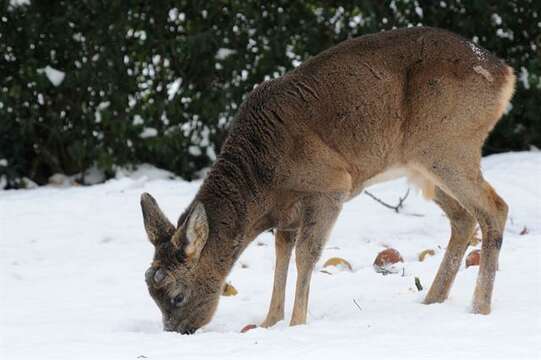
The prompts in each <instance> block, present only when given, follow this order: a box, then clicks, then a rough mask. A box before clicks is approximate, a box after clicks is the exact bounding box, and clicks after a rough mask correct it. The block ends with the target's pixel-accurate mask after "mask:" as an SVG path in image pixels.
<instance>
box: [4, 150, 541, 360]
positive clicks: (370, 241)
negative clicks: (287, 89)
mask: <svg viewBox="0 0 541 360" xmlns="http://www.w3.org/2000/svg"><path fill="white" fill-rule="evenodd" d="M483 169H484V174H485V177H486V178H487V179H488V180H489V181H490V182H491V183H492V184H493V186H494V187H495V188H496V190H497V191H498V192H499V193H500V195H501V196H502V197H503V198H504V199H505V200H506V201H507V202H508V204H509V206H510V218H509V221H508V226H507V228H506V232H505V237H504V244H503V248H502V253H501V257H500V270H499V272H498V274H497V279H496V288H495V294H494V302H493V312H492V314H491V315H489V316H482V315H472V314H470V313H469V312H468V307H469V304H470V302H471V299H472V294H473V289H474V285H475V278H476V275H477V267H470V268H468V269H466V268H465V267H464V265H462V267H461V269H460V272H459V274H458V276H457V280H456V282H455V286H454V288H453V290H452V292H451V296H450V298H449V300H448V301H447V302H446V303H444V304H439V305H430V306H426V305H422V304H421V303H420V301H421V299H422V298H423V297H424V295H425V294H426V290H427V288H428V287H429V285H430V283H431V281H432V278H433V277H434V275H435V273H436V270H437V266H438V265H439V263H440V261H441V259H442V256H443V252H444V249H445V246H446V244H447V240H448V237H449V232H450V231H449V225H448V222H447V220H446V218H445V217H444V216H443V213H442V212H441V211H440V210H439V208H438V207H436V206H435V205H434V204H432V203H429V202H426V201H425V200H423V199H422V197H421V195H420V194H416V193H415V192H412V193H411V194H410V196H409V197H408V199H407V200H406V202H405V208H404V209H403V211H402V214H395V213H394V212H393V211H392V210H389V209H386V208H384V207H383V206H381V205H379V204H377V203H376V202H375V201H373V200H372V199H370V198H369V197H367V196H365V195H361V196H359V197H357V198H356V199H354V200H353V201H351V202H349V203H347V204H346V206H345V208H344V210H343V212H342V214H341V216H340V218H339V220H338V223H337V224H336V226H335V228H334V231H333V233H332V237H331V239H330V241H329V243H328V244H327V247H326V249H325V251H324V253H323V256H322V259H321V261H320V262H319V263H318V267H317V269H316V272H315V273H314V276H313V278H312V289H311V297H310V306H309V315H308V324H307V325H306V326H298V327H293V328H290V327H288V326H287V322H288V321H289V316H290V313H291V308H292V304H293V290H294V280H295V266H291V267H290V277H289V282H288V290H287V302H286V321H282V322H280V323H278V324H277V325H276V326H275V327H273V328H271V329H255V330H252V331H250V332H248V333H245V334H240V333H239V330H240V329H241V328H242V327H243V326H244V325H246V324H249V323H260V322H261V321H262V320H263V318H264V316H265V314H266V311H267V306H268V303H269V301H270V294H271V289H272V276H273V268H274V244H273V240H272V236H271V234H270V233H267V234H263V235H261V236H260V237H259V238H258V239H256V241H254V243H253V244H252V245H251V246H250V247H249V248H248V249H247V250H246V251H245V253H244V254H243V255H242V257H241V259H240V261H239V262H238V263H237V264H236V266H235V268H234V270H233V271H232V273H231V274H230V276H229V281H231V283H232V284H233V285H234V286H235V287H236V288H237V290H238V292H239V294H238V295H237V296H233V297H222V299H221V302H220V306H219V308H218V311H217V313H216V315H215V317H214V319H213V320H212V322H211V323H210V324H208V325H207V326H206V327H204V328H202V329H200V330H199V331H198V332H197V333H196V334H195V335H191V336H181V335H179V334H176V333H166V332H163V331H162V330H161V315H160V312H159V310H158V308H157V307H156V306H155V304H154V303H153V302H152V300H151V298H150V296H149V295H148V293H147V289H146V285H145V282H144V272H145V270H146V268H147V267H148V265H149V263H150V261H151V257H152V253H153V247H152V246H151V244H150V243H149V242H148V241H147V239H146V235H145V232H144V229H143V225H142V217H141V211H140V208H139V196H140V194H141V193H142V192H145V191H146V192H150V193H151V194H153V195H154V197H155V198H156V199H157V200H158V202H159V203H160V205H161V207H162V209H163V210H164V212H165V213H166V214H167V215H168V216H169V218H170V219H172V220H174V222H176V218H177V217H178V216H179V215H180V213H181V211H182V210H183V209H184V207H185V206H187V205H188V203H189V201H190V200H191V199H192V197H193V195H194V194H195V192H196V190H197V188H198V186H199V184H200V183H198V182H195V183H186V182H183V181H180V180H175V179H168V178H167V175H166V174H164V173H163V172H160V171H157V170H151V169H148V168H147V169H146V170H145V169H143V170H141V171H138V172H136V173H134V174H132V175H131V176H129V177H119V178H118V179H114V180H110V181H108V182H106V183H105V184H101V185H95V186H91V187H68V188H55V187H50V186H49V187H42V188H38V189H32V190H19V191H0V266H1V271H0V274H1V277H0V285H1V292H0V358H1V359H6V360H8V359H9V360H10V359H36V360H40V359H55V360H60V359H70V360H72V359H215V358H220V359H255V358H257V359H267V358H268V359H271V358H281V359H291V358H298V359H387V358H400V359H410V358H415V359H420V358H421V359H422V358H430V359H442V358H454V359H478V358H482V359H489V358H490V359H499V358H508V359H520V358H537V359H539V358H541V265H540V260H541V153H540V152H527V153H509V154H503V155H496V156H491V157H488V158H486V159H484V160H483ZM407 186H408V185H407V183H406V182H405V181H404V180H398V181H394V182H390V183H386V184H382V185H378V186H375V187H372V188H371V189H370V191H371V192H373V193H374V194H375V195H377V196H378V197H380V198H382V199H383V200H385V201H387V202H389V203H395V202H396V201H397V199H398V197H399V196H401V195H403V194H404V192H405V190H406V188H407ZM525 227H526V228H527V234H524V235H521V232H523V229H524V228H525ZM386 246H391V247H394V248H396V249H398V250H399V251H400V252H401V253H402V256H403V257H404V260H405V263H404V271H403V272H401V273H399V274H394V275H387V276H382V275H381V274H378V273H376V272H375V271H374V269H373V268H372V262H373V260H374V258H375V256H376V254H377V253H378V252H379V251H381V250H383V249H384V248H385V247H386ZM424 249H434V250H435V251H436V255H435V256H433V257H430V258H428V259H427V260H425V261H424V262H419V261H418V260H417V254H418V253H419V252H420V251H422V250H424ZM334 256H339V257H342V258H345V259H346V260H348V261H349V262H350V263H351V264H352V266H353V271H352V272H348V271H335V272H334V273H333V274H332V275H329V274H325V273H322V272H320V270H321V269H322V264H323V262H324V261H325V260H326V259H328V258H330V257H334ZM415 277H419V278H420V280H421V283H422V285H423V286H424V288H425V289H424V290H423V291H421V292H419V291H418V290H417V289H416V287H415V285H414V278H415ZM354 300H355V302H356V303H357V304H358V306H357V305H356V304H355V303H354Z"/></svg>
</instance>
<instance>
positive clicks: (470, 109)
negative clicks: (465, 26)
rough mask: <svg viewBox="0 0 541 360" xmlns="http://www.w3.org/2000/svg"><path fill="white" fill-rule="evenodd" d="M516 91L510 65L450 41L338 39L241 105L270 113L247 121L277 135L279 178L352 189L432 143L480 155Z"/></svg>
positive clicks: (447, 36) (427, 34)
mask: <svg viewBox="0 0 541 360" xmlns="http://www.w3.org/2000/svg"><path fill="white" fill-rule="evenodd" d="M513 84H514V77H513V75H512V71H511V69H510V68H509V67H508V66H506V65H505V64H504V63H503V62H502V61H501V60H499V59H498V58H496V57H495V56H493V55H491V54H490V53H488V52H487V51H485V50H484V49H481V48H480V47H478V46H476V45H474V44H473V43H471V42H469V41H468V40H465V39H463V38H461V37H459V36H457V35H454V34H452V33H449V32H447V31H444V30H440V29H434V28H411V29H403V30H394V31H388V32H382V33H377V34H372V35H367V36H362V37H359V38H355V39H350V40H347V41H344V42H342V43H340V44H339V45H337V46H335V47H333V48H330V49H328V50H326V51H324V52H322V53H321V54H319V55H317V56H315V57H313V58H311V59H309V60H308V61H306V62H305V63H304V64H302V65H301V66H299V67H298V68H296V69H295V70H294V71H292V72H290V73H288V74H286V75H285V76H283V77H282V78H280V79H277V80H274V81H271V82H269V83H267V84H264V85H262V86H260V87H259V88H258V89H256V91H254V93H253V94H252V95H251V96H250V97H249V99H248V101H247V103H246V104H245V106H244V108H245V109H249V110H250V111H251V112H252V113H254V112H255V113H257V112H258V111H259V110H261V111H262V112H263V113H264V112H266V113H267V115H268V116H263V117H261V118H262V119H264V120H254V119H252V118H250V117H248V118H247V119H244V122H245V123H246V125H245V126H248V127H249V126H250V125H249V124H250V121H252V122H253V121H255V122H258V123H259V122H261V121H263V122H267V123H270V124H271V125H272V126H271V127H272V128H273V129H272V130H273V131H275V132H276V133H279V135H277V138H275V139H274V140H273V141H274V142H275V143H276V142H279V143H280V145H281V148H280V149H279V150H277V151H278V152H280V153H281V154H282V155H281V156H280V157H278V158H275V160H276V159H277V160H278V161H280V162H281V164H282V165H281V168H282V170H284V171H282V174H287V175H284V176H287V177H289V178H291V179H293V180H286V181H289V182H295V183H296V182H298V181H301V182H303V183H304V184H306V183H307V182H308V183H310V184H312V183H313V184H314V185H313V186H312V187H313V188H314V189H317V186H323V187H325V186H327V187H329V184H331V185H332V184H338V185H336V187H339V188H342V187H347V186H349V187H350V188H353V189H350V190H351V192H355V189H354V188H358V187H359V186H361V185H362V184H363V183H364V182H365V181H366V179H369V178H371V177H373V176H376V175H377V174H378V173H381V172H382V171H384V170H385V169H387V168H389V167H392V166H395V165H396V164H405V163H407V162H408V161H411V160H414V158H415V156H418V155H419V154H420V153H423V152H427V151H431V149H432V148H433V147H434V146H439V145H438V144H440V145H442V146H443V144H445V146H452V145H453V144H456V145H457V146H459V145H461V144H462V145H463V144H464V143H465V142H469V145H470V146H473V147H478V148H480V147H481V145H482V142H483V141H484V139H485V138H486V136H487V135H488V133H489V131H490V130H491V129H492V127H493V126H494V124H495V123H496V122H497V120H498V118H499V117H500V116H501V114H502V112H503V109H504V107H505V105H506V104H507V102H508V100H509V98H510V96H511V93H512V89H513ZM504 93H505V94H504ZM254 109H259V110H257V111H256V110H254ZM265 119H267V120H265ZM240 122H243V120H242V119H241V121H240ZM242 126H243V125H241V126H240V127H242ZM273 146H274V147H276V144H275V145H273ZM273 161H274V160H273ZM343 173H347V174H346V175H345V176H344V175H343ZM303 177H305V178H307V179H312V180H307V179H301V180H295V179H297V178H303ZM322 178H324V179H322ZM348 184H349V185H348ZM331 188H333V186H331Z"/></svg>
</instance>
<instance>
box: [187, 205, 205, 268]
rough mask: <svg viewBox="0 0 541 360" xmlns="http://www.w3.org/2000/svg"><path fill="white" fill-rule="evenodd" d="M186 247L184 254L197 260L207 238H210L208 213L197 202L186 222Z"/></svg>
mask: <svg viewBox="0 0 541 360" xmlns="http://www.w3.org/2000/svg"><path fill="white" fill-rule="evenodd" d="M185 234H186V246H185V247H184V252H185V253H186V256H188V257H190V258H192V259H197V258H199V254H201V250H203V248H204V247H205V243H206V242H207V238H208V236H209V224H208V219H207V212H206V211H205V206H204V205H203V204H202V203H201V202H199V201H197V202H196V203H195V204H194V205H193V207H192V211H191V213H190V215H189V217H188V220H187V221H186V229H185Z"/></svg>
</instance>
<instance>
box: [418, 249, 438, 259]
mask: <svg viewBox="0 0 541 360" xmlns="http://www.w3.org/2000/svg"><path fill="white" fill-rule="evenodd" d="M434 255H436V252H435V251H434V250H432V249H426V250H423V251H421V252H420V253H419V255H417V258H418V259H419V261H424V260H425V259H426V257H427V256H434Z"/></svg>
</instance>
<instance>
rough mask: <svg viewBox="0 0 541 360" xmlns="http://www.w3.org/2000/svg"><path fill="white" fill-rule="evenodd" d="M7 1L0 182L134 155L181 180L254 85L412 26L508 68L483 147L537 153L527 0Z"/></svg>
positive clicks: (535, 74)
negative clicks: (334, 50) (350, 41)
mask: <svg viewBox="0 0 541 360" xmlns="http://www.w3.org/2000/svg"><path fill="white" fill-rule="evenodd" d="M15 3H17V1H13V0H10V1H9V0H2V1H1V2H0V54H1V58H0V82H1V86H0V91H1V92H0V187H2V186H7V187H17V186H21V184H23V183H22V182H21V179H22V178H23V177H27V178H30V179H32V180H34V181H36V182H38V183H40V184H42V183H46V182H47V179H48V177H49V176H51V175H52V174H54V173H65V174H81V177H84V172H85V170H87V169H88V168H90V167H91V166H93V165H96V166H98V167H99V168H100V169H102V170H104V171H105V172H106V174H109V175H111V174H113V173H114V170H115V167H117V166H124V165H130V164H137V163H141V162H148V163H152V164H155V165H156V166H158V167H162V168H165V169H169V170H172V171H174V172H175V173H177V174H179V175H181V176H183V177H185V178H187V179H190V178H192V177H193V176H194V174H196V173H197V171H198V170H199V169H201V168H203V167H205V166H208V165H209V164H210V163H211V162H212V160H213V159H214V158H215V153H217V152H218V151H219V149H220V146H221V143H222V142H223V140H224V137H225V135H226V132H227V126H228V124H229V123H230V121H231V120H232V118H233V117H234V115H235V112H236V110H237V108H238V107H239V105H240V103H241V102H242V100H243V98H244V96H246V94H247V93H249V92H250V90H251V89H252V88H253V87H254V86H255V85H256V84H258V83H260V82H262V81H263V80H265V79H266V78H270V77H276V76H280V75H281V74H283V73H285V72H286V71H288V70H289V69H291V68H293V67H294V66H295V65H296V64H298V63H300V62H301V61H303V60H304V59H306V58H307V57H309V56H312V55H315V54H317V53H318V52H320V51H321V50H323V49H325V48H327V47H329V46H332V45H333V44H336V43H338V42H339V41H341V40H344V39H346V38H348V37H352V36H358V35H362V34H365V33H369V32H375V31H379V30H383V29H391V28H393V27H405V26H416V25H419V24H423V25H430V26H438V27H443V28H446V29H449V30H452V31H455V32H457V33H460V34H462V35H463V36H465V37H467V38H470V39H473V40H474V41H476V42H477V43H479V44H480V45H481V46H483V47H485V48H487V49H489V50H491V51H493V52H494V53H496V54H497V55H498V56H500V57H502V58H504V59H505V60H506V61H507V62H508V63H509V64H511V65H512V66H513V67H514V68H515V70H516V72H517V75H519V79H520V81H519V82H518V86H517V92H516V95H515V98H514V101H513V107H512V109H511V110H510V112H509V113H508V114H507V115H506V116H505V119H504V121H502V122H500V124H499V125H498V126H497V128H496V129H495V131H494V132H493V133H492V135H491V137H490V138H489V141H488V143H487V144H486V148H485V152H486V153H490V152H500V151H509V150H523V149H528V148H529V147H531V146H532V145H535V146H537V147H541V120H540V118H539V114H540V113H541V81H540V79H539V77H540V75H541V50H540V49H541V35H540V33H541V2H540V1H538V0H522V1H519V0H511V1H460V0H452V1H451V0H447V1H431V0H418V1H413V0H409V1H407V0H395V1H385V2H383V1H368V0H364V1H362V0H359V1H312V0H308V1H286V0H281V1H272V2H260V1H252V0H243V1H237V0H233V1H187V0H181V1H155V2H150V1H98V0H79V1H44V0H30V1H29V2H28V3H26V4H22V5H21V4H15ZM55 69H56V70H59V71H61V72H62V73H64V74H65V78H64V79H63V81H62V82H61V83H60V84H57V85H56V86H55V84H53V82H52V81H50V79H49V77H48V76H47V73H48V72H51V71H53V72H54V70H55ZM81 182H84V179H83V178H81Z"/></svg>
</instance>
